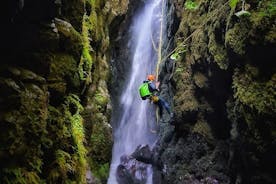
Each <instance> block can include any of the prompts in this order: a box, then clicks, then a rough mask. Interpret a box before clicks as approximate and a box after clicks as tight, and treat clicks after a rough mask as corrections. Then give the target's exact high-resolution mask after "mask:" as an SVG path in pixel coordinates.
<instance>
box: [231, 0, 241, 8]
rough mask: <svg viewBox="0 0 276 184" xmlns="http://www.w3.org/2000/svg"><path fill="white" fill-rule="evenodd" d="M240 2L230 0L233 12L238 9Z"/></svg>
mask: <svg viewBox="0 0 276 184" xmlns="http://www.w3.org/2000/svg"><path fill="white" fill-rule="evenodd" d="M238 2H239V0H230V1H229V6H230V7H231V9H232V10H235V9H236V6H237V3H238Z"/></svg>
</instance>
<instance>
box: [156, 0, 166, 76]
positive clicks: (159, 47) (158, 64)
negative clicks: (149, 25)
mask: <svg viewBox="0 0 276 184" xmlns="http://www.w3.org/2000/svg"><path fill="white" fill-rule="evenodd" d="M164 1H165V0H162V5H161V8H162V11H161V12H162V13H161V23H160V24H161V25H160V35H159V45H158V60H157V64H156V71H155V73H156V81H158V77H159V66H160V64H161V62H162V44H163V42H162V40H163V17H164Z"/></svg>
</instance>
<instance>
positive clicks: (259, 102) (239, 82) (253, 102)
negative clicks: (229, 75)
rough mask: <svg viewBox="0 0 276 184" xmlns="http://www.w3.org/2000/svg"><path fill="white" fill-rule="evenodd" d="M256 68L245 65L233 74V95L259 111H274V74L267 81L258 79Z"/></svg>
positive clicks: (275, 100)
mask: <svg viewBox="0 0 276 184" xmlns="http://www.w3.org/2000/svg"><path fill="white" fill-rule="evenodd" d="M258 75H259V74H258V69H257V68H255V67H252V66H250V65H246V67H245V71H241V70H238V69H236V70H235V73H234V76H233V88H234V91H235V93H234V97H235V98H236V99H238V100H239V101H240V102H241V103H242V104H244V105H247V106H248V107H250V108H253V109H256V110H257V111H258V112H259V113H270V112H271V111H272V112H276V98H275V97H276V88H275V86H276V74H274V75H272V76H271V78H270V80H268V81H258V80H256V79H257V78H258Z"/></svg>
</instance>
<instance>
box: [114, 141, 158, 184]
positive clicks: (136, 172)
mask: <svg viewBox="0 0 276 184" xmlns="http://www.w3.org/2000/svg"><path fill="white" fill-rule="evenodd" d="M152 156H153V155H152V151H151V150H150V147H149V146H148V145H143V146H142V145H140V146H138V147H137V148H136V150H135V151H134V152H133V153H132V154H131V155H122V156H121V163H120V164H119V165H118V167H117V170H116V178H117V182H118V183H119V184H129V183H133V184H145V183H146V182H147V179H148V177H149V173H148V165H149V164H151V165H154V162H153V157H152Z"/></svg>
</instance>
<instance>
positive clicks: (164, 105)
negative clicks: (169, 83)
mask: <svg viewBox="0 0 276 184" xmlns="http://www.w3.org/2000/svg"><path fill="white" fill-rule="evenodd" d="M158 104H160V106H162V107H163V108H165V109H166V111H167V112H168V113H169V114H170V113H171V108H170V106H169V104H168V102H166V101H165V100H164V99H163V98H160V97H159V101H158Z"/></svg>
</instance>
